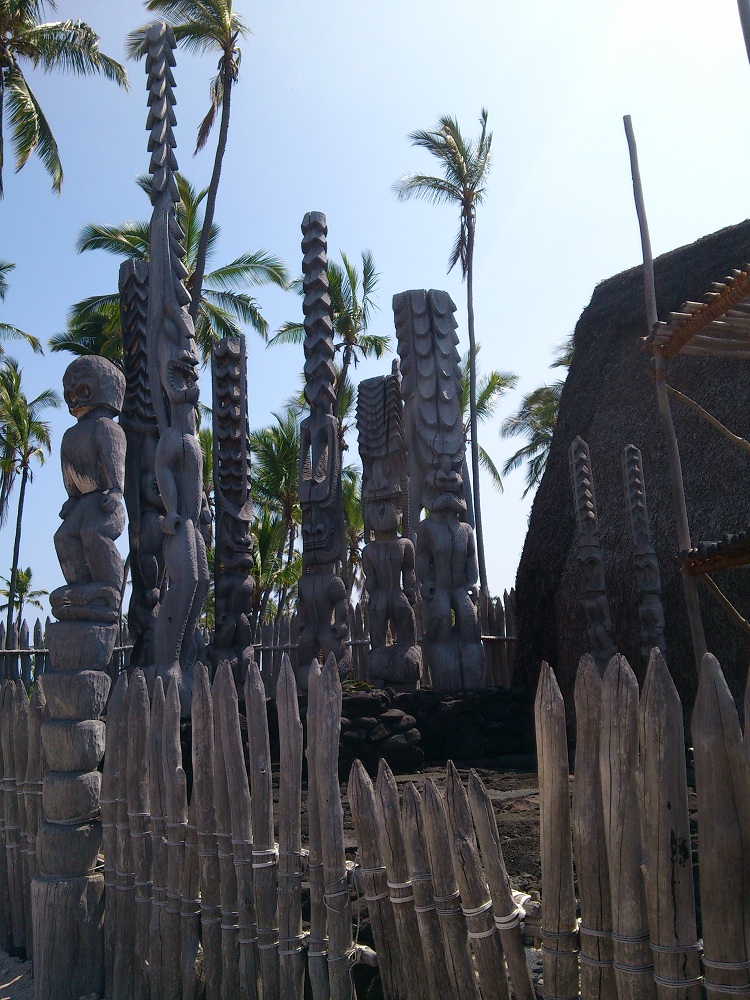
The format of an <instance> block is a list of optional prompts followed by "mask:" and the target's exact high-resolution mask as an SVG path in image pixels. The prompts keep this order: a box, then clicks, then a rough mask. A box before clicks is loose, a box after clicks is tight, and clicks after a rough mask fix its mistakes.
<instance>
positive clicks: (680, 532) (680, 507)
mask: <svg viewBox="0 0 750 1000" xmlns="http://www.w3.org/2000/svg"><path fill="white" fill-rule="evenodd" d="M623 121H624V124H625V135H626V136H627V140H628V151H629V153H630V170H631V173H632V176H633V194H634V197H635V208H636V212H637V214H638V225H639V228H640V232H641V246H642V248H643V283H644V289H645V297H646V324H647V326H648V329H649V332H651V331H652V330H653V329H654V327H655V326H656V324H657V322H658V321H659V316H658V313H657V309H656V286H655V284H654V259H653V255H652V253H651V237H650V236H649V231H648V221H647V219H646V205H645V202H644V198H643V187H642V186H641V174H640V170H639V167H638V150H637V148H636V144H635V133H634V132H633V124H632V122H631V120H630V115H625V117H624V119H623ZM654 366H655V369H654V376H655V380H656V399H657V403H658V406H659V416H660V418H661V422H662V429H663V431H664V436H665V438H666V443H667V459H668V462H669V475H670V479H671V481H672V496H673V500H674V506H675V516H676V518H677V539H678V543H679V546H680V551H682V552H686V551H688V550H689V549H690V548H691V541H690V525H689V522H688V514H687V503H686V501H685V485H684V483H683V479H682V463H681V460H680V449H679V445H678V443H677V434H676V433H675V429H674V423H673V421H672V411H671V410H670V408H669V396H668V395H667V383H666V363H665V361H664V355H663V354H662V353H661V351H659V350H658V349H654ZM682 585H683V588H684V590H685V603H686V605H687V613H688V621H689V622H690V634H691V636H692V639H693V653H694V656H695V666H696V670H697V671H699V670H700V666H701V661H702V659H703V655H704V653H705V652H706V637H705V635H704V634H703V621H702V619H701V610H700V604H699V602H698V589H697V586H696V582H695V578H694V577H693V576H691V575H690V574H689V573H684V572H683V573H682Z"/></svg>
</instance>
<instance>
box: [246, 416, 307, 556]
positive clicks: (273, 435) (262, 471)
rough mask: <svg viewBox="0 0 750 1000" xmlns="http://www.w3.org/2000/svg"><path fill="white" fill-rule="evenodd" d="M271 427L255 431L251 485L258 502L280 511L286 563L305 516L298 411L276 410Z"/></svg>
mask: <svg viewBox="0 0 750 1000" xmlns="http://www.w3.org/2000/svg"><path fill="white" fill-rule="evenodd" d="M273 419H274V423H272V424H271V425H270V427H264V428H262V429H261V430H256V431H252V433H251V434H250V451H251V453H252V465H251V469H252V489H253V499H254V501H255V502H256V504H259V505H261V506H262V507H264V508H266V509H267V510H270V511H271V512H272V513H275V514H278V516H279V517H280V518H281V519H282V521H283V523H284V539H283V540H282V542H281V545H280V549H279V558H281V557H282V556H283V552H284V549H285V548H286V551H287V563H289V562H291V560H292V559H293V558H294V546H295V542H296V540H297V526H298V525H299V524H300V522H301V520H302V512H301V510H300V506H299V494H298V491H297V482H298V474H299V449H300V418H299V411H298V410H297V409H296V408H294V407H287V408H286V409H285V410H283V411H282V412H281V413H274V414H273Z"/></svg>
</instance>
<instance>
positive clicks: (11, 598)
mask: <svg viewBox="0 0 750 1000" xmlns="http://www.w3.org/2000/svg"><path fill="white" fill-rule="evenodd" d="M28 476H29V468H28V466H27V465H24V466H23V472H22V474H21V491H20V493H19V494H18V516H17V517H16V537H15V541H14V542H13V563H12V565H11V568H10V583H9V584H8V618H7V623H6V626H5V648H6V649H9V648H10V633H11V630H12V628H13V605H14V603H15V598H16V580H17V577H18V555H19V552H20V550H21V522H22V520H23V502H24V499H25V497H26V480H27V479H28Z"/></svg>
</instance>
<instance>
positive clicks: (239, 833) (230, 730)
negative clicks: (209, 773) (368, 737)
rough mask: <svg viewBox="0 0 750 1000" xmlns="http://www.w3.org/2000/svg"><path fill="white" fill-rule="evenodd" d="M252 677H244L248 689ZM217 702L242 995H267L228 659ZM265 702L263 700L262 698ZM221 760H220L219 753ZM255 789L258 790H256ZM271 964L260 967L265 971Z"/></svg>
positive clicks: (273, 987) (274, 987)
mask: <svg viewBox="0 0 750 1000" xmlns="http://www.w3.org/2000/svg"><path fill="white" fill-rule="evenodd" d="M247 685H248V678H246V679H245V690H247ZM214 693H215V697H214V708H215V709H216V708H218V710H219V720H220V729H221V742H222V747H223V764H224V771H225V775H226V787H227V795H228V802H229V816H230V829H231V831H232V834H231V836H232V839H231V845H232V851H233V853H234V870H235V875H236V879H237V925H238V937H237V941H238V944H239V964H240V967H239V976H240V997H242V998H243V1000H244V998H245V997H250V998H255V997H258V996H259V995H260V994H261V993H263V994H264V995H265V992H264V991H265V990H266V979H265V978H263V985H262V987H261V967H260V962H259V954H258V918H257V913H256V909H257V904H258V898H257V894H256V886H255V878H254V876H255V869H254V862H253V849H254V843H253V833H254V831H253V824H252V803H251V799H250V788H249V786H248V780H247V771H246V770H245V755H244V753H243V749H242V736H241V734H240V717H239V705H238V702H237V689H236V688H235V685H234V677H233V676H232V669H231V667H230V665H229V662H228V661H227V660H224V661H223V662H222V663H220V664H219V667H218V670H217V671H216V679H215V682H214ZM263 704H264V707H265V701H264V703H263ZM217 763H219V761H218V758H217ZM253 794H254V793H253ZM266 971H267V969H266V968H265V967H264V968H263V970H262V972H263V974H264V975H265V973H266ZM267 988H268V995H269V996H271V997H275V996H277V995H278V972H277V975H276V979H275V983H274V980H273V978H272V975H271V974H270V973H269V978H268V981H267Z"/></svg>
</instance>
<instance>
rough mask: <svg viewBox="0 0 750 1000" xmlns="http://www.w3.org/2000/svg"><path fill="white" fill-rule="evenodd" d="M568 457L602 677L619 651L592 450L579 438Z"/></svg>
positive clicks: (592, 643)
mask: <svg viewBox="0 0 750 1000" xmlns="http://www.w3.org/2000/svg"><path fill="white" fill-rule="evenodd" d="M568 454H569V457H570V478H571V480H572V483H573V502H574V504H575V511H576V521H577V522H578V565H579V566H580V569H581V586H582V589H583V606H584V608H585V611H586V621H587V622H588V635H589V652H591V653H592V655H593V656H594V659H595V660H596V662H597V665H598V667H599V672H600V673H602V674H603V673H604V671H605V670H606V668H607V664H608V663H609V661H610V660H611V659H612V657H613V656H614V655H615V653H616V652H617V650H616V649H615V645H614V642H613V641H612V615H611V613H610V610H609V600H608V599H607V584H606V581H605V579H604V561H603V559H602V550H601V545H600V543H599V519H598V515H597V511H596V497H595V495H594V474H593V472H592V470H591V456H590V454H589V446H588V445H587V444H586V442H585V441H584V440H583V438H581V437H577V438H576V439H575V441H573V443H572V444H571V446H570V451H569V453H568Z"/></svg>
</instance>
